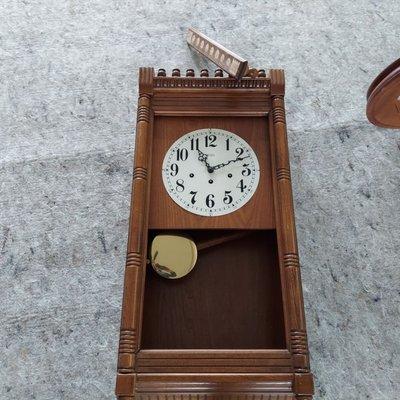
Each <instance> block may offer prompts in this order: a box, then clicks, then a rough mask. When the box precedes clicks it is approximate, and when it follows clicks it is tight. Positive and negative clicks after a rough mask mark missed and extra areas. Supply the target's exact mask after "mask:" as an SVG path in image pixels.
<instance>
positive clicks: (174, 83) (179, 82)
mask: <svg viewBox="0 0 400 400" xmlns="http://www.w3.org/2000/svg"><path fill="white" fill-rule="evenodd" d="M154 87H155V88H157V89H161V88H179V89H196V88H202V89H203V88H207V89H213V88H227V89H264V90H265V89H269V88H270V80H269V78H242V79H240V80H237V79H234V78H207V77H204V78H201V77H200V78H186V77H182V78H180V77H155V78H154Z"/></svg>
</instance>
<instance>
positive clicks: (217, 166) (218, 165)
mask: <svg viewBox="0 0 400 400" xmlns="http://www.w3.org/2000/svg"><path fill="white" fill-rule="evenodd" d="M248 157H250V156H245V157H236V158H235V159H234V160H229V161H227V162H225V163H221V164H217V165H214V166H212V167H211V169H212V170H213V171H215V170H216V169H220V168H222V167H225V166H226V165H228V164H230V163H234V162H237V161H242V160H244V159H245V158H248Z"/></svg>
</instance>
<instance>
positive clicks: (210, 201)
mask: <svg viewBox="0 0 400 400" xmlns="http://www.w3.org/2000/svg"><path fill="white" fill-rule="evenodd" d="M206 205H207V207H208V208H213V207H214V206H215V201H214V195H213V194H209V195H208V196H207V197H206Z"/></svg>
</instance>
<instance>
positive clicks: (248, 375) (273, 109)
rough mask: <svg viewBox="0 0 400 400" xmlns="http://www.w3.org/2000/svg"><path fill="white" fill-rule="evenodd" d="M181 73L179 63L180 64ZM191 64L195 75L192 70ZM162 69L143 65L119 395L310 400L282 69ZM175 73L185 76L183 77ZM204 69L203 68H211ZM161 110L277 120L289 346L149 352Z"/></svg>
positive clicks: (274, 165)
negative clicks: (144, 340) (146, 337)
mask: <svg viewBox="0 0 400 400" xmlns="http://www.w3.org/2000/svg"><path fill="white" fill-rule="evenodd" d="M175 71H176V70H175ZM189 71H191V72H189ZM192 71H193V70H188V74H189V76H186V77H180V76H173V77H166V76H165V72H163V70H160V71H159V74H158V76H155V75H154V69H153V68H140V70H139V100H138V109H137V127H136V143H135V156H134V169H133V183H132V191H133V196H132V202H131V213H130V218H129V233H128V246H127V258H126V267H125V278H124V291H123V301H122V315H121V329H120V340H119V353H118V373H117V382H116V395H117V397H118V399H120V400H133V399H134V398H136V399H137V398H139V399H143V400H144V399H149V400H150V399H153V398H157V399H159V400H169V399H173V398H175V397H176V396H178V397H179V399H192V398H193V399H194V398H196V399H201V400H203V399H206V398H207V399H208V400H209V399H220V398H233V397H235V398H236V399H240V400H244V399H247V398H248V396H250V395H251V396H253V395H261V397H260V398H262V399H270V400H283V399H286V400H289V399H302V400H310V399H311V398H312V394H313V377H312V374H311V372H310V365H309V352H308V344H307V334H306V323H305V315H304V304H303V295H302V286H301V277H300V264H299V257H298V249H297V238H296V229H295V219H294V209H293V198H292V188H291V178H290V163H289V152H288V142H287V132H286V121H285V104H284V91H285V81H284V72H283V70H277V69H272V70H270V71H269V76H266V74H265V72H264V71H263V70H260V71H259V76H258V77H257V78H243V79H242V80H236V79H233V78H228V77H226V78H223V77H213V78H209V77H208V76H202V77H200V78H196V77H193V72H192ZM175 75H176V74H175ZM203 75H204V74H203ZM155 116H226V117H229V116H232V117H233V116H235V117H237V116H250V117H264V118H267V119H268V124H269V135H270V141H269V143H270V149H269V150H270V154H271V174H272V187H273V199H274V216H275V229H276V237H277V247H278V249H277V251H278V258H279V273H280V282H281V292H282V304H283V314H284V315H283V318H284V326H285V338H286V348H285V349H260V350H212V349H210V350H198V349H193V350H145V349H141V329H142V316H143V307H144V304H143V303H144V287H145V279H146V257H147V254H146V251H147V250H146V249H147V241H148V230H149V203H150V182H151V175H152V171H151V165H152V142H153V126H154V118H155Z"/></svg>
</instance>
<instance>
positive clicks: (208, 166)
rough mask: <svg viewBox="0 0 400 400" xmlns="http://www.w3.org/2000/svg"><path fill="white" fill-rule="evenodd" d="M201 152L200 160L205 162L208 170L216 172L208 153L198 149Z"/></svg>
mask: <svg viewBox="0 0 400 400" xmlns="http://www.w3.org/2000/svg"><path fill="white" fill-rule="evenodd" d="M197 151H198V153H199V157H198V160H199V161H201V162H203V163H204V164H205V165H206V167H207V171H208V172H214V168H213V167H211V165H210V164H209V163H208V161H207V159H208V154H204V153H203V152H202V151H201V150H197Z"/></svg>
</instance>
